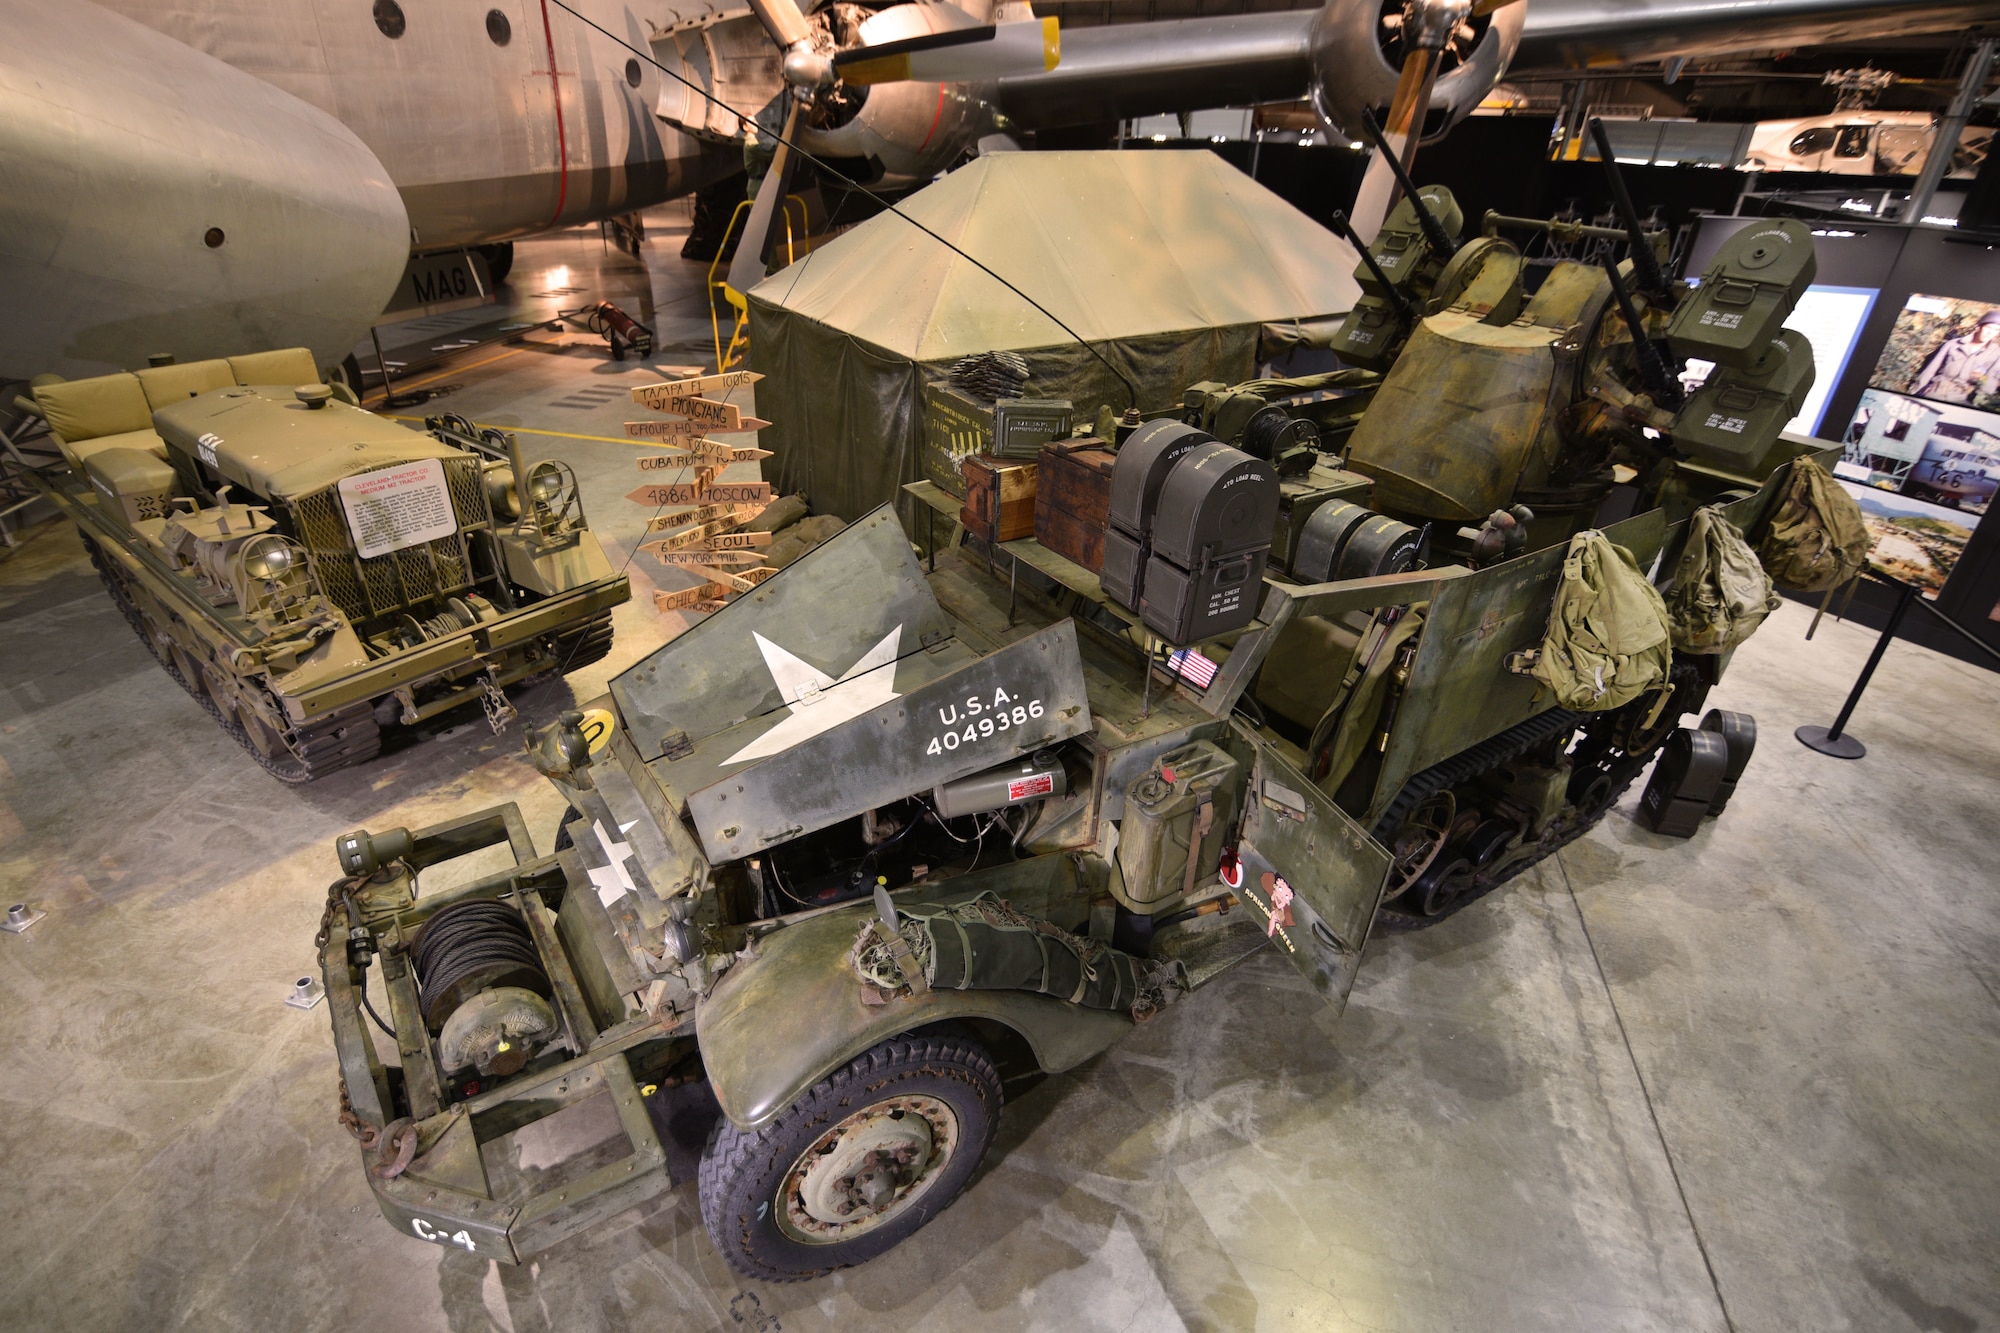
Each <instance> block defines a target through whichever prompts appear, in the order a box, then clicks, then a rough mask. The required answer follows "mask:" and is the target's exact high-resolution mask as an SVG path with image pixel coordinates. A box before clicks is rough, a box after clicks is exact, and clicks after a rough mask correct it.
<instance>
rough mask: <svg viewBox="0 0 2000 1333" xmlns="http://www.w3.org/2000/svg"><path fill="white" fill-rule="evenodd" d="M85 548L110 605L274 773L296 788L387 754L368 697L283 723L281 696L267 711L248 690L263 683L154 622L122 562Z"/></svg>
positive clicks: (88, 544)
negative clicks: (291, 723)
mask: <svg viewBox="0 0 2000 1333" xmlns="http://www.w3.org/2000/svg"><path fill="white" fill-rule="evenodd" d="M83 546H84V550H85V551H86V552H87V553H88V554H89V556H90V563H91V565H92V566H93V567H94V568H95V569H96V570H97V576H98V578H100V579H102V580H103V582H104V587H105V590H106V591H107V592H109V593H110V594H111V601H112V603H113V604H114V605H115V606H117V608H118V611H119V614H120V615H122V616H124V617H125V623H126V624H128V625H130V626H131V627H132V632H133V633H134V634H136V635H138V636H139V642H140V643H142V644H144V645H145V646H146V651H147V652H149V653H151V654H152V655H153V659H154V660H155V661H157V662H158V663H159V664H160V665H161V666H162V667H163V668H165V669H166V672H167V674H168V675H169V676H172V677H173V678H174V680H175V681H176V682H177V683H178V684H179V685H180V687H181V688H182V689H184V690H186V691H187V692H188V694H189V696H190V697H192V698H193V699H194V701H195V702H196V703H198V704H200V705H201V706H202V708H203V709H204V710H206V711H207V713H208V715H209V716H210V717H212V718H214V719H215V722H216V725H217V726H219V727H221V728H222V730H223V731H224V732H225V733H226V734H227V735H228V736H229V737H230V738H231V739H232V740H234V741H235V742H236V743H237V744H238V745H240V746H242V747H243V749H244V750H245V751H246V752H247V753H248V754H249V755H250V757H251V758H252V759H255V760H256V761H257V763H258V764H259V765H260V766H261V767H262V768H263V769H264V771H265V772H267V773H269V774H270V775H271V776H272V777H275V778H277V779H278V780H279V781H280V782H285V783H290V784H293V785H297V784H300V783H306V782H311V781H313V780H314V779H315V778H320V777H324V776H326V775H327V774H328V773H331V772H333V771H334V770H335V769H340V768H346V767H347V766H348V765H350V764H358V763H362V762H364V761H366V760H369V759H373V758H374V757H375V756H376V755H377V754H378V753H380V752H381V749H382V733H381V729H380V728H379V727H377V726H376V724H375V717H374V712H373V709H372V707H371V705H370V704H369V703H368V701H366V700H363V701H362V702H360V703H355V704H349V705H348V706H347V707H345V708H338V709H335V710H334V711H333V712H331V713H328V714H326V715H325V716H323V717H319V718H315V719H314V720H313V721H311V722H308V723H305V724H303V725H300V726H297V727H291V726H287V725H285V724H284V723H283V722H282V716H283V715H282V713H280V712H278V711H277V709H276V707H275V701H272V706H271V707H270V709H269V710H268V711H267V709H266V708H262V707H259V706H258V703H257V702H253V701H252V699H251V698H248V697H246V693H247V692H249V691H261V690H263V688H264V686H263V684H262V683H261V682H259V681H257V680H254V679H247V678H244V677H240V676H236V675H234V674H233V673H231V672H229V670H228V669H227V668H226V667H225V666H223V665H222V664H221V663H219V662H216V661H214V660H212V659H210V658H207V657H204V656H198V655H197V653H196V650H195V649H194V647H193V646H192V645H194V644H198V643H200V642H201V640H200V639H199V637H198V636H196V635H195V634H194V633H193V632H192V631H191V630H190V631H188V632H186V633H184V634H175V633H174V632H173V631H172V629H171V628H170V627H167V626H163V625H157V624H155V623H154V622H153V619H152V617H150V616H149V615H147V613H146V612H145V611H144V610H143V609H142V608H141V607H140V606H139V604H138V601H137V600H136V599H135V598H134V597H133V596H132V592H131V589H130V588H128V587H127V586H126V580H125V578H124V576H123V574H122V572H121V571H120V570H119V568H118V565H117V563H116V561H114V560H113V559H111V558H110V557H108V556H106V555H105V553H104V551H103V549H102V548H101V547H99V546H98V544H97V543H96V542H94V541H92V540H90V539H89V538H87V537H86V538H84V542H83ZM266 698H268V696H266ZM272 714H276V716H275V717H273V716H272Z"/></svg>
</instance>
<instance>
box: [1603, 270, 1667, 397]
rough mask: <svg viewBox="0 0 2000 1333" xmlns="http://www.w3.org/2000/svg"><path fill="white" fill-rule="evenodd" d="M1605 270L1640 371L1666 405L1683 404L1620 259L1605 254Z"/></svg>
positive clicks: (1648, 386) (1654, 393)
mask: <svg viewBox="0 0 2000 1333" xmlns="http://www.w3.org/2000/svg"><path fill="white" fill-rule="evenodd" d="M1604 273H1605V276H1606V277H1608V278H1610V279H1611V295H1612V297H1613V298H1614V299H1615V300H1616V301H1617V302H1618V313H1619V315H1621V316H1622V317H1623V318H1624V320H1625V327H1626V329H1628V330H1629V331H1630V332H1631V334H1632V358H1633V360H1634V361H1636V362H1637V363H1638V365H1639V375H1640V377H1641V378H1643V379H1644V380H1645V381H1646V388H1647V390H1648V391H1649V392H1650V393H1651V394H1652V395H1653V401H1654V402H1656V403H1659V404H1660V405H1662V406H1664V407H1679V406H1680V402H1681V393H1680V386H1679V385H1678V384H1676V383H1675V382H1674V379H1673V377H1672V376H1671V375H1669V374H1668V373H1667V363H1666V362H1665V361H1663V360H1661V359H1660V349H1659V348H1658V347H1657V346H1655V345H1654V343H1653V340H1652V339H1651V338H1649V337H1647V336H1646V325H1645V322H1644V321H1643V320H1641V319H1640V318H1639V311H1638V308H1637V307H1636V306H1634V305H1633V304H1632V294H1631V293H1630V292H1628V291H1626V290H1625V280H1624V279H1623V278H1621V277H1619V276H1618V261H1617V260H1615V259H1613V258H1612V257H1611V256H1610V255H1606V256H1604Z"/></svg>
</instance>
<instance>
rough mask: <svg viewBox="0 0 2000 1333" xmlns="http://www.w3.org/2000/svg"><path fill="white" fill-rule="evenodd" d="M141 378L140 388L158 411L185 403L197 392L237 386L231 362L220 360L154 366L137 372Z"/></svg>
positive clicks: (148, 401) (147, 400)
mask: <svg viewBox="0 0 2000 1333" xmlns="http://www.w3.org/2000/svg"><path fill="white" fill-rule="evenodd" d="M138 378H139V387H140V388H142V389H144V390H145V391H146V402H147V403H148V404H149V405H150V406H151V407H152V409H153V410H154V411H155V412H157V411H159V410H160V409H161V408H163V407H169V406H172V405H173V404H175V403H184V402H186V401H187V400H188V399H190V398H192V397H194V396H195V395H196V394H198V393H207V392H208V391H209V390H211V389H229V388H234V387H235V385H236V377H235V376H234V375H232V374H231V373H230V367H229V363H228V362H227V361H224V360H222V359H221V358H219V357H218V358H217V359H216V360H214V361H190V362H188V363H187V364H186V365H184V366H153V367H151V368H149V369H146V370H142V371H140V372H138Z"/></svg>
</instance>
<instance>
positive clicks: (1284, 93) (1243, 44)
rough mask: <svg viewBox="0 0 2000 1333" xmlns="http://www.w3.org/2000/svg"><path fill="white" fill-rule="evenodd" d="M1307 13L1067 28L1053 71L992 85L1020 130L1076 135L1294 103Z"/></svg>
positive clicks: (1309, 21)
mask: <svg viewBox="0 0 2000 1333" xmlns="http://www.w3.org/2000/svg"><path fill="white" fill-rule="evenodd" d="M1318 17H1319V11H1318V10H1316V9H1300V10H1290V11H1282V10H1281V11H1279V12H1277V13H1270V14H1235V15H1230V16H1228V17H1222V18H1197V19H1166V20H1163V21H1160V22H1155V23H1120V24H1116V25H1113V26H1111V27H1103V28H1066V29H1064V30H1063V35H1062V63H1061V64H1059V65H1057V66H1056V67H1055V68H1054V69H1052V70H1050V71H1048V72H1047V73H1045V74H1026V75H1017V76H1015V77H1012V78H1005V79H1002V80H1000V109H1001V110H1002V111H1004V112H1006V114H1007V116H1008V118H1009V119H1011V120H1012V121H1014V123H1015V124H1017V125H1019V126H1020V127H1021V128H1022V129H1029V130H1032V129H1041V128H1044V127H1048V126H1056V125H1085V124H1092V123H1102V122H1104V121H1108V120H1124V119H1128V118H1130V117H1134V116H1152V115H1159V114H1162V113H1164V112H1168V111H1193V110H1196V109H1199V108H1201V107H1215V106H1248V105H1250V104H1252V103H1255V102H1287V101H1296V100H1298V99H1299V98H1301V97H1304V96H1305V95H1306V88H1307V86H1308V84H1309V83H1310V81H1311V78H1312V61H1311V59H1310V57H1309V56H1308V54H1307V51H1306V38H1307V36H1308V35H1309V34H1310V33H1311V32H1312V26H1313V23H1314V21H1315V20H1316V19H1317V18H1318Z"/></svg>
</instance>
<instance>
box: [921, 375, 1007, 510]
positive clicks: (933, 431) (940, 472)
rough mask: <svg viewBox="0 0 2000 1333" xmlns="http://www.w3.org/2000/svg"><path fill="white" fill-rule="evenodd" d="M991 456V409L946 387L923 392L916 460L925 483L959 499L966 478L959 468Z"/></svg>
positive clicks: (966, 395) (968, 395)
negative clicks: (921, 434) (974, 457)
mask: <svg viewBox="0 0 2000 1333" xmlns="http://www.w3.org/2000/svg"><path fill="white" fill-rule="evenodd" d="M992 452H993V405H992V404H991V403H982V402H980V401H979V400H978V399H977V398H974V397H973V396H972V395H971V394H969V393H965V392H963V391H961V390H958V389H954V388H952V387H951V386H950V385H948V384H932V385H929V386H927V387H926V388H925V389H924V442H923V447H922V450H921V454H922V457H921V459H920V460H919V461H920V463H921V466H922V469H923V474H924V479H925V480H926V481H930V482H933V483H935V484H936V485H939V486H942V487H943V488H944V489H945V490H947V491H950V492H951V493H952V494H953V495H956V496H958V497H959V498H960V499H963V498H964V497H965V478H964V477H963V476H962V475H961V474H960V473H959V468H958V465H959V464H960V463H961V462H963V461H964V460H965V459H967V458H968V457H970V456H971V455H973V454H990V453H992Z"/></svg>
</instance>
